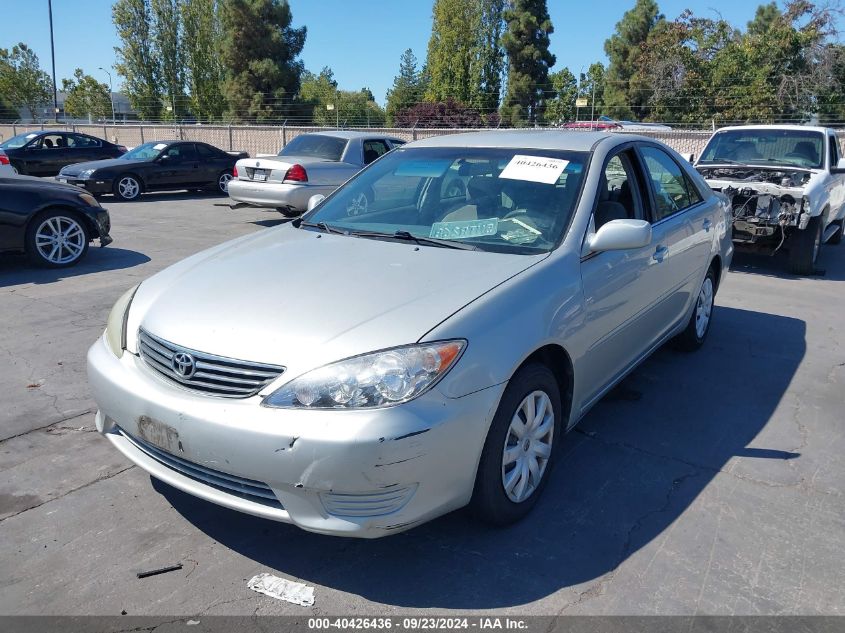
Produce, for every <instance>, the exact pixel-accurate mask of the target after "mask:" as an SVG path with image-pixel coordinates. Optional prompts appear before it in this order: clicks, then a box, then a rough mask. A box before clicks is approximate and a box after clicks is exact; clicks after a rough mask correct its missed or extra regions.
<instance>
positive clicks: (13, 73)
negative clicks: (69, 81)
mask: <svg viewBox="0 0 845 633" xmlns="http://www.w3.org/2000/svg"><path fill="white" fill-rule="evenodd" d="M52 94H53V82H52V80H51V79H50V76H49V75H48V74H47V73H45V72H44V71H43V70H41V65H40V64H39V63H38V55H36V54H35V51H33V50H32V49H31V48H29V47H28V46H27V45H26V44H24V43H23V42H20V43H19V44H17V45H15V46H13V47H12V50H11V52H10V51H9V50H7V49H4V48H0V95H2V96H3V97H4V98H5V99H7V100H8V103H9V104H10V105H11V106H13V107H15V108H19V109H20V108H26V109H27V110H29V112H30V115H31V116H32V118H33V119H35V120H38V118H39V116H38V111H39V109H40V108H43V107H44V106H45V105H46V104H48V103H50V101H51V100H52V99H51V97H52ZM15 118H17V117H15Z"/></svg>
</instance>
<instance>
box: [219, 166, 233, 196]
mask: <svg viewBox="0 0 845 633" xmlns="http://www.w3.org/2000/svg"><path fill="white" fill-rule="evenodd" d="M232 178H233V176H232V170H231V169H225V170H223V171H221V172H220V173H219V174H218V175H217V189H216V190H217V192H218V193H220V194H222V195H224V196H226V195H228V194H229V181H230V180H232Z"/></svg>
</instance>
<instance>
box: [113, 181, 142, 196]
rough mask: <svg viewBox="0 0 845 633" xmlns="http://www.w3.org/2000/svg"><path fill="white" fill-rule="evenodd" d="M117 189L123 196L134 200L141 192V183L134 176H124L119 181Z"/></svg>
mask: <svg viewBox="0 0 845 633" xmlns="http://www.w3.org/2000/svg"><path fill="white" fill-rule="evenodd" d="M117 190H118V192H119V193H120V196H121V197H122V198H125V199H126V200H133V199H134V198H137V197H138V194H139V193H141V185H139V184H138V181H137V180H135V179H134V178H133V177H132V176H124V177H123V178H121V179H120V181H119V182H118V183H117Z"/></svg>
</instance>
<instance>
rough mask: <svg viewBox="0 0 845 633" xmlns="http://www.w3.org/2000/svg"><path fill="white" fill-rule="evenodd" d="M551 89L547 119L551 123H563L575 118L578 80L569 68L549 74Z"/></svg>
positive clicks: (548, 96) (547, 104)
mask: <svg viewBox="0 0 845 633" xmlns="http://www.w3.org/2000/svg"><path fill="white" fill-rule="evenodd" d="M549 84H550V90H549V94H548V95H547V103H546V112H545V120H546V123H548V124H550V125H558V126H559V125H562V124H564V123H566V122H567V121H572V120H573V119H574V118H575V99H576V98H577V97H578V82H577V80H576V79H575V75H573V74H572V72H571V71H570V70H569V69H568V68H562V69H560V70H559V71H557V72H556V73H552V74H550V75H549Z"/></svg>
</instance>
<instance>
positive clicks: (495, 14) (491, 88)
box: [471, 0, 505, 115]
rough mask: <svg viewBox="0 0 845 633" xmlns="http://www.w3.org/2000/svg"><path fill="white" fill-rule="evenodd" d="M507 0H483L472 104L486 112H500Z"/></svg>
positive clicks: (474, 66) (479, 10)
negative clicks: (503, 32)
mask: <svg viewBox="0 0 845 633" xmlns="http://www.w3.org/2000/svg"><path fill="white" fill-rule="evenodd" d="M504 10H505V0H479V9H478V18H477V22H478V28H477V29H476V33H477V35H476V44H475V54H474V55H473V64H472V81H473V86H472V87H473V91H474V95H473V97H472V101H471V103H472V105H473V106H475V107H476V108H478V109H479V110H481V112H482V113H483V114H484V115H489V114H491V113H493V112H497V111H498V109H499V101H500V100H501V97H502V95H501V92H502V72H503V71H504V64H505V52H504V50H503V49H502V41H501V40H502V31H503V29H504V24H505V23H504Z"/></svg>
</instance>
